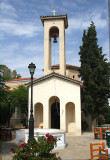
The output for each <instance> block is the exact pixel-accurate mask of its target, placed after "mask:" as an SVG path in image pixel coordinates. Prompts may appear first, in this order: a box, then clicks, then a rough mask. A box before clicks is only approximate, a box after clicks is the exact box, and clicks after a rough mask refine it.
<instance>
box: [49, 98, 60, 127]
mask: <svg viewBox="0 0 110 160" xmlns="http://www.w3.org/2000/svg"><path fill="white" fill-rule="evenodd" d="M51 128H57V129H60V103H59V102H57V101H55V102H54V103H53V104H52V106H51Z"/></svg>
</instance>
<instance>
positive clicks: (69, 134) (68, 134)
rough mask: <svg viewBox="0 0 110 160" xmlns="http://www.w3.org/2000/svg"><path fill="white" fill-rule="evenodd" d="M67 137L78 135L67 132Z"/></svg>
mask: <svg viewBox="0 0 110 160" xmlns="http://www.w3.org/2000/svg"><path fill="white" fill-rule="evenodd" d="M66 136H76V133H75V132H67V133H66Z"/></svg>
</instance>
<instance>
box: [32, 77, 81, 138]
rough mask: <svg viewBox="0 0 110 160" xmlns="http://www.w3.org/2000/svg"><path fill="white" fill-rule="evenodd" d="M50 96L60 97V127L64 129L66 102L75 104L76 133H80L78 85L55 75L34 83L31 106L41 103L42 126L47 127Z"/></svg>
mask: <svg viewBox="0 0 110 160" xmlns="http://www.w3.org/2000/svg"><path fill="white" fill-rule="evenodd" d="M29 90H30V89H29ZM29 93H30V91H29ZM29 96H30V95H29ZM52 96H57V97H58V98H59V99H60V129H62V130H66V104H67V103H68V102H73V103H74V104H75V125H76V134H77V135H81V97H80V85H79V84H75V83H73V82H69V81H66V80H63V79H60V78H56V77H53V78H49V79H47V80H44V81H41V82H39V83H37V84H34V88H33V106H34V105H35V104H36V103H41V104H42V105H43V127H44V128H49V118H51V117H49V99H50V98H51V97H52ZM29 112H30V107H29Z"/></svg>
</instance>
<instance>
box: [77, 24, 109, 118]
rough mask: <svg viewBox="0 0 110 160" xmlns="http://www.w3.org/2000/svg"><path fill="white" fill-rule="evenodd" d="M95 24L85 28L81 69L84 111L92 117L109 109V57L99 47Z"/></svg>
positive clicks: (81, 48) (81, 49)
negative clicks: (106, 57)
mask: <svg viewBox="0 0 110 160" xmlns="http://www.w3.org/2000/svg"><path fill="white" fill-rule="evenodd" d="M97 43H98V39H97V32H96V29H95V25H94V23H93V22H91V24H90V27H89V28H88V30H87V31H86V30H84V32H83V37H82V46H80V52H79V55H80V62H81V67H80V69H79V72H80V77H81V80H82V81H83V88H82V100H83V102H84V104H85V108H84V112H85V113H87V114H91V117H92V119H94V118H96V117H98V116H99V115H100V114H102V115H103V114H104V112H106V111H107V110H108V96H109V87H110V86H109V70H108V68H109V67H108V63H107V59H105V55H104V54H103V53H102V47H99V45H98V44H97Z"/></svg>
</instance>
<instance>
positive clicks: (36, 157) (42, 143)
mask: <svg viewBox="0 0 110 160" xmlns="http://www.w3.org/2000/svg"><path fill="white" fill-rule="evenodd" d="M56 142H57V138H56V137H53V136H52V135H49V134H48V133H47V134H46V135H45V136H41V137H39V138H38V141H36V140H35V138H31V139H29V140H28V142H27V143H22V144H20V145H19V146H17V148H16V149H14V148H11V149H10V151H11V152H12V153H14V156H13V160H61V158H60V157H58V158H57V157H56V153H52V150H53V149H54V147H55V146H56Z"/></svg>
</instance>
